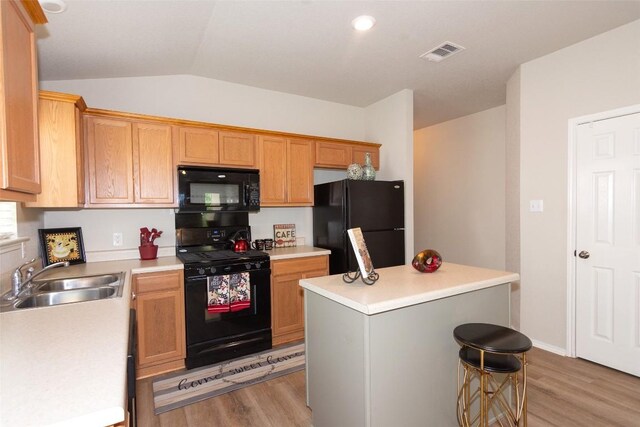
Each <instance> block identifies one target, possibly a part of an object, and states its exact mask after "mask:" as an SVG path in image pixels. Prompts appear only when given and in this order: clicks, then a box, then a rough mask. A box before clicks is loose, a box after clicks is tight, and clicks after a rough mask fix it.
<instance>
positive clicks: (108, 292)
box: [15, 286, 116, 309]
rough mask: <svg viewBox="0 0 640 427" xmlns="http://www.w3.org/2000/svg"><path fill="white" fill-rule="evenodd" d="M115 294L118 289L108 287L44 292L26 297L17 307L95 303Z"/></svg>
mask: <svg viewBox="0 0 640 427" xmlns="http://www.w3.org/2000/svg"><path fill="white" fill-rule="evenodd" d="M115 293H116V288H114V287H108V286H102V287H99V288H84V289H73V290H69V291H57V292H42V293H37V294H35V295H31V296H28V297H25V298H24V299H22V300H21V301H19V302H18V303H17V304H16V305H15V307H16V308H18V309H20V308H34V307H50V306H52V305H59V304H69V303H72V302H83V301H94V300H97V299H104V298H109V297H112V296H113V295H114V294H115Z"/></svg>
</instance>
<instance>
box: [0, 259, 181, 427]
mask: <svg viewBox="0 0 640 427" xmlns="http://www.w3.org/2000/svg"><path fill="white" fill-rule="evenodd" d="M182 268H183V265H182V262H181V261H180V260H179V259H177V258H175V257H163V258H159V259H157V260H151V261H140V260H125V261H108V262H96V263H88V264H78V265H74V266H70V267H68V268H58V269H53V270H51V272H50V273H47V274H46V275H43V276H40V277H39V279H41V278H45V277H73V276H83V275H95V274H102V273H115V272H120V271H125V272H126V273H127V274H126V279H125V284H124V289H123V292H122V297H120V298H111V299H104V300H99V301H88V302H82V303H75V304H66V305H59V306H54V307H45V308H36V309H25V310H17V311H12V312H6V313H1V314H0V361H1V363H0V365H1V366H0V425H1V426H36V425H37V426H43V425H60V426H62V425H64V426H83V427H84V426H106V425H111V424H115V423H118V422H120V421H122V420H124V414H125V411H126V356H127V342H128V334H129V329H128V326H129V306H130V295H131V274H132V273H133V274H137V273H147V272H155V271H164V270H176V269H182Z"/></svg>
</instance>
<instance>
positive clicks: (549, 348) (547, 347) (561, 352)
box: [531, 340, 567, 356]
mask: <svg viewBox="0 0 640 427" xmlns="http://www.w3.org/2000/svg"><path fill="white" fill-rule="evenodd" d="M531 342H532V343H533V346H534V347H536V348H539V349H541V350H545V351H548V352H551V353H555V354H558V355H560V356H566V355H567V350H566V349H564V348H562V347H557V346H555V345H551V344H547V343H544V342H542V341H537V340H531Z"/></svg>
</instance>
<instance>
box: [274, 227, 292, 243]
mask: <svg viewBox="0 0 640 427" xmlns="http://www.w3.org/2000/svg"><path fill="white" fill-rule="evenodd" d="M273 243H274V246H275V247H276V248H286V247H292V246H296V225H295V224H274V225H273Z"/></svg>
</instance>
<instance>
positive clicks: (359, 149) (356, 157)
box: [351, 145, 380, 170]
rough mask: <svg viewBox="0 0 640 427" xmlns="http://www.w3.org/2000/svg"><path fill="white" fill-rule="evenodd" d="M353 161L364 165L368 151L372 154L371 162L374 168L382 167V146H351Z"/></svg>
mask: <svg viewBox="0 0 640 427" xmlns="http://www.w3.org/2000/svg"><path fill="white" fill-rule="evenodd" d="M351 152H352V160H353V161H352V163H357V164H359V165H364V158H365V155H366V154H367V153H369V154H370V155H371V164H372V165H373V167H374V169H376V170H378V169H380V148H379V147H367V146H358V145H354V146H353V147H352V148H351Z"/></svg>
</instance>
